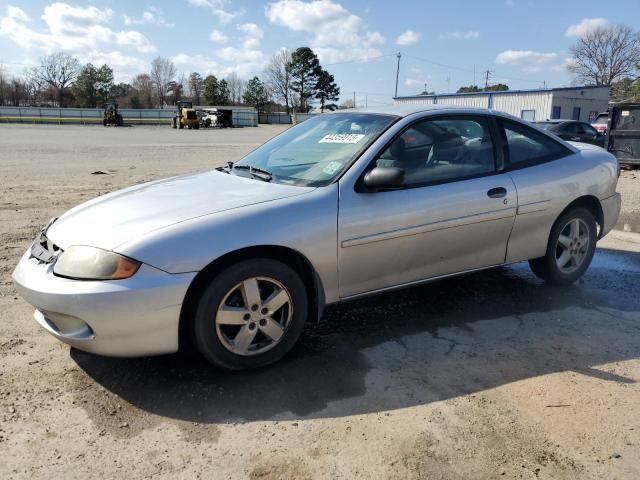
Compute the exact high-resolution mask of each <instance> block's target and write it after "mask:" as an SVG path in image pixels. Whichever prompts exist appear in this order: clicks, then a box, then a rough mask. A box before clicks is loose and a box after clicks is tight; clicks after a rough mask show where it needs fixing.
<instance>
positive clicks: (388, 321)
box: [0, 125, 640, 480]
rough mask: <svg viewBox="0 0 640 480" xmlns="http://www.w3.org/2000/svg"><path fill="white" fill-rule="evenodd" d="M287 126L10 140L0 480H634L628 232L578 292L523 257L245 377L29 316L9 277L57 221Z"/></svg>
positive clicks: (2, 195) (628, 204) (363, 318)
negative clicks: (117, 345)
mask: <svg viewBox="0 0 640 480" xmlns="http://www.w3.org/2000/svg"><path fill="white" fill-rule="evenodd" d="M281 130H282V128H281V127H268V126H262V127H259V128H255V129H233V130H211V131H175V130H171V129H170V128H161V127H131V128H120V129H115V128H109V129H103V128H102V127H80V126H77V127H76V126H64V127H58V126H20V125H2V126H0V142H1V145H2V149H0V180H1V183H2V189H1V190H0V242H1V243H0V245H2V250H1V251H0V449H1V450H2V453H3V454H2V455H0V478H29V479H40V478H42V479H50V478H66V479H72V478H109V477H116V478H121V477H124V478H167V479H175V478H185V479H186V478H231V479H236V478H238V479H244V478H250V479H307V478H313V479H315V478H348V479H352V478H362V479H377V478H379V479H403V480H404V479H426V478H429V479H432V478H486V479H489V478H495V477H501V478H525V479H526V478H531V479H534V478H566V479H574V478H594V479H595V478H598V479H599V478H629V479H635V478H640V403H639V402H638V398H639V394H640V387H639V386H638V385H639V384H638V382H639V381H640V243H635V242H636V241H637V237H635V236H626V237H624V236H619V235H610V236H609V237H607V238H605V239H604V240H602V241H601V242H600V243H599V248H598V251H597V254H596V256H595V258H594V263H593V265H592V267H591V268H590V270H589V272H588V273H587V275H586V276H585V277H584V279H583V280H582V281H580V282H579V283H578V284H576V285H573V286H569V287H566V288H551V287H548V286H545V285H543V284H542V283H541V282H540V281H538V280H537V279H536V278H535V277H533V275H532V274H531V273H530V272H529V270H528V269H527V267H526V265H523V264H518V265H514V266H510V267H507V268H500V269H496V270H493V271H488V272H484V273H478V274H474V275H470V276H466V277H463V278H459V279H456V280H449V281H443V282H439V283H434V284H431V285H426V286H422V287H419V288H413V289H409V290H406V291H403V292H400V293H396V294H394V295H381V296H378V297H375V298H372V299H367V300H362V301H356V302H351V303H347V304H344V305H341V306H338V307H333V308H330V309H328V310H327V312H326V314H325V315H324V317H323V319H322V320H321V322H320V323H319V324H317V325H313V326H311V327H310V328H309V329H308V330H307V332H306V334H305V336H304V338H303V341H302V342H301V344H300V345H299V346H298V347H297V348H296V349H295V351H294V352H293V353H292V354H291V355H290V356H288V357H287V358H286V359H285V360H284V361H283V362H280V363H279V364H277V365H274V366H272V367H269V368H265V369H262V370H260V371H255V372H248V373H239V374H227V373H221V372H218V371H215V370H212V369H211V368H209V367H208V366H207V365H205V364H204V363H202V362H201V361H199V360H196V359H192V358H186V357H184V356H182V355H170V356H164V357H157V358H145V359H131V360H125V359H110V358H103V357H97V356H92V355H88V354H84V353H81V352H78V351H71V350H70V349H69V348H68V347H66V346H65V345H62V344H60V343H59V342H57V341H56V340H55V339H53V338H52V337H50V336H49V335H47V334H46V333H45V332H43V331H42V330H41V329H40V328H39V327H38V326H37V325H36V323H35V322H34V321H33V320H32V317H31V314H32V308H31V307H29V306H28V305H27V304H26V303H24V302H23V301H22V300H21V299H20V298H18V297H17V295H16V293H15V290H14V289H13V287H12V285H11V281H10V274H11V271H12V269H13V268H14V266H15V264H16V263H17V261H18V258H19V256H20V255H21V253H22V252H23V251H24V250H25V249H26V248H27V246H28V244H29V243H30V241H31V239H32V238H33V237H34V235H35V233H36V231H37V229H38V228H39V227H40V226H41V225H42V224H44V223H45V222H46V221H47V220H48V219H49V218H50V217H52V216H54V215H58V214H60V213H62V212H63V211H65V210H67V209H68V208H70V207H71V206H73V205H75V204H77V203H79V202H82V201H84V200H87V199H89V198H92V197H94V196H96V195H99V194H101V193H104V192H108V191H111V190H114V189H117V188H121V187H124V186H126V185H131V184H135V183H140V182H143V181H148V180H153V179H157V178H162V177H166V176H169V175H175V174H182V173H188V172H192V171H198V170H204V169H207V168H211V167H212V166H215V165H219V164H221V163H223V162H225V161H227V160H235V159H238V158H239V157H240V156H242V154H243V153H245V152H247V151H248V150H250V149H252V148H253V147H255V146H257V145H258V144H260V143H262V142H263V141H264V140H265V139H267V138H269V137H271V136H273V135H274V134H276V133H277V132H279V131H281ZM96 170H113V171H114V172H113V173H112V174H107V175H91V172H94V171H96ZM638 173H640V172H636V173H633V172H624V173H623V177H622V178H621V181H620V191H621V192H622V193H623V198H624V199H623V202H624V208H625V210H624V215H628V218H629V219H632V220H633V219H635V218H638V215H639V214H640V208H639V207H640V205H639V193H638V192H639V191H640V188H639V186H638V185H639V183H640V179H638V178H633V176H634V175H635V176H636V177H638V176H640V175H638ZM633 221H635V220H633Z"/></svg>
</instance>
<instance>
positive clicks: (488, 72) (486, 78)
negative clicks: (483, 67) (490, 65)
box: [484, 70, 493, 90]
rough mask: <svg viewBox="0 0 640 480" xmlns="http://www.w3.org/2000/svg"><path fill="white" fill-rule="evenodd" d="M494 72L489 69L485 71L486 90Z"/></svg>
mask: <svg viewBox="0 0 640 480" xmlns="http://www.w3.org/2000/svg"><path fill="white" fill-rule="evenodd" d="M492 73H493V72H492V71H491V70H487V71H486V72H484V88H485V90H486V89H487V88H489V77H490V76H491V74H492Z"/></svg>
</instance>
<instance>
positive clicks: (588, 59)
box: [567, 25, 640, 85]
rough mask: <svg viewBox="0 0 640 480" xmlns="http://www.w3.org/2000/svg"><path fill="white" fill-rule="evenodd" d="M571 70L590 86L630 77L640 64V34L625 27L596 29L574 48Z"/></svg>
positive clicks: (579, 79) (582, 38)
mask: <svg viewBox="0 0 640 480" xmlns="http://www.w3.org/2000/svg"><path fill="white" fill-rule="evenodd" d="M571 53H572V54H573V59H572V60H573V61H572V62H571V63H570V64H569V66H568V67H567V68H568V69H569V71H570V72H571V73H573V74H575V75H576V80H577V81H579V82H583V83H586V84H588V85H611V84H612V83H614V82H616V81H619V80H622V79H625V78H630V77H632V76H633V74H634V71H635V69H636V67H637V65H638V64H640V33H639V32H636V31H634V30H633V29H632V28H631V27H627V26H625V25H616V26H611V27H603V28H598V29H595V30H592V31H590V32H588V33H586V34H585V35H584V36H582V37H581V38H579V39H578V40H577V41H576V43H575V44H574V45H573V46H572V47H571Z"/></svg>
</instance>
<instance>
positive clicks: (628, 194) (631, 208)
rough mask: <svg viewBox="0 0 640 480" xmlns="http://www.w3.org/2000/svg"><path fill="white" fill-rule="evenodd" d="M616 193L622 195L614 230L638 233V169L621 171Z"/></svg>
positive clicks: (639, 214) (639, 198)
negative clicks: (618, 216)
mask: <svg viewBox="0 0 640 480" xmlns="http://www.w3.org/2000/svg"><path fill="white" fill-rule="evenodd" d="M618 191H619V192H620V193H621V194H622V212H621V213H620V219H619V220H618V224H617V225H616V228H618V229H620V230H623V229H626V230H629V231H632V232H637V233H640V169H632V170H622V172H621V174H620V180H618ZM625 224H626V228H625Z"/></svg>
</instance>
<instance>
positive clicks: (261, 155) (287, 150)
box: [234, 112, 398, 187]
mask: <svg viewBox="0 0 640 480" xmlns="http://www.w3.org/2000/svg"><path fill="white" fill-rule="evenodd" d="M397 118H398V117H395V116H391V115H379V114H370V113H355V112H354V113H333V114H329V113H327V114H322V115H318V116H317V117H313V118H310V119H309V120H306V121H304V122H303V123H300V124H298V125H296V126H295V127H292V128H290V129H288V130H287V131H285V132H283V133H282V134H280V135H278V136H277V137H275V138H273V139H272V140H270V141H268V142H267V143H265V144H264V145H262V146H261V147H259V148H258V149H256V150H254V151H253V152H251V153H250V154H249V155H247V156H246V157H244V158H243V159H242V160H240V161H239V162H237V163H236V164H235V167H239V166H245V168H244V169H243V170H242V171H240V170H238V172H237V173H238V174H242V175H246V174H247V171H246V167H249V166H251V167H253V168H255V169H260V170H263V171H265V172H269V173H270V174H271V176H272V181H274V182H278V183H286V184H291V185H304V186H314V187H316V186H322V185H328V184H329V183H331V182H332V181H333V179H334V178H336V177H337V176H338V175H339V174H340V173H341V172H342V171H344V169H345V168H347V167H348V166H349V164H350V163H351V162H352V161H353V160H354V159H355V158H357V157H358V155H360V153H362V152H363V151H364V150H365V149H366V148H367V147H368V146H369V145H370V144H371V142H373V141H374V140H375V139H376V138H377V137H378V136H379V135H380V134H381V133H382V132H383V131H384V130H385V129H386V128H387V127H388V126H389V125H391V124H392V123H393V122H394V121H396V120H397ZM234 172H235V170H234Z"/></svg>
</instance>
